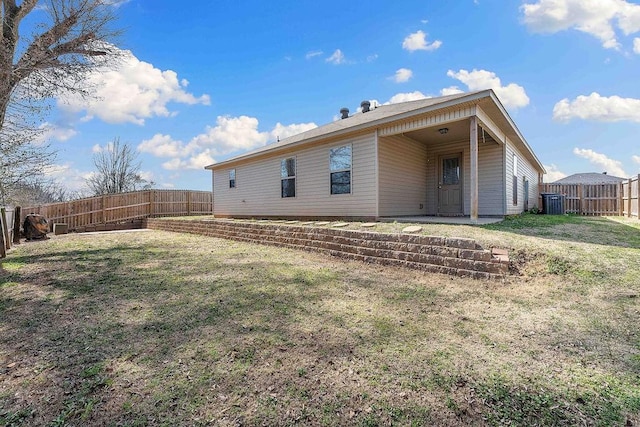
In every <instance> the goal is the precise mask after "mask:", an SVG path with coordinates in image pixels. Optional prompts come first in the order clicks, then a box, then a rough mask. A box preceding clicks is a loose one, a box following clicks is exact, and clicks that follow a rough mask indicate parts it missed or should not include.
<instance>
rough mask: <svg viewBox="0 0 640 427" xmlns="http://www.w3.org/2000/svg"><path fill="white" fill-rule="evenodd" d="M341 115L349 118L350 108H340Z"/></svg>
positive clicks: (343, 117)
mask: <svg viewBox="0 0 640 427" xmlns="http://www.w3.org/2000/svg"><path fill="white" fill-rule="evenodd" d="M340 115H341V116H342V117H341V118H342V119H348V118H349V109H348V108H346V107H344V108H341V109H340Z"/></svg>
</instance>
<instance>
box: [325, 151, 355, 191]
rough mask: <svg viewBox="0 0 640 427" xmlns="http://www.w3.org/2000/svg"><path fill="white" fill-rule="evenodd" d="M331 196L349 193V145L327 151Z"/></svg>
mask: <svg viewBox="0 0 640 427" xmlns="http://www.w3.org/2000/svg"><path fill="white" fill-rule="evenodd" d="M329 169H330V176H331V178H330V179H331V194H350V193H351V145H343V146H342V147H336V148H331V149H330V150H329Z"/></svg>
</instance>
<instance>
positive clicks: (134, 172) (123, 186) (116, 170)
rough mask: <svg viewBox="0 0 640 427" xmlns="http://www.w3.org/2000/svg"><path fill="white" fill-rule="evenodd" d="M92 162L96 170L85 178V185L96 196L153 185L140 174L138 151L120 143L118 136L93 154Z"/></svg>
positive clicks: (146, 187) (141, 188)
mask: <svg viewBox="0 0 640 427" xmlns="http://www.w3.org/2000/svg"><path fill="white" fill-rule="evenodd" d="M93 164H94V165H95V167H96V170H95V172H94V173H93V175H91V177H89V178H88V179H87V185H88V186H89V188H91V190H92V191H93V193H94V194H95V195H96V196H97V195H101V194H112V193H124V192H127V191H136V190H143V189H148V188H151V186H152V185H153V183H152V182H148V181H147V180H145V179H143V178H142V176H140V162H139V161H138V153H136V151H135V150H134V149H133V148H131V146H130V145H128V144H126V143H124V144H120V139H119V138H115V139H114V140H113V142H111V143H110V144H109V145H108V146H107V148H105V149H103V150H101V151H99V152H97V153H96V154H94V156H93Z"/></svg>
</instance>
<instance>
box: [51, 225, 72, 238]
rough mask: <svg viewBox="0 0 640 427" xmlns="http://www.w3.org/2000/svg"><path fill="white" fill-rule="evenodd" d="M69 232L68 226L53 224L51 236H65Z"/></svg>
mask: <svg viewBox="0 0 640 427" xmlns="http://www.w3.org/2000/svg"><path fill="white" fill-rule="evenodd" d="M68 232H69V225H68V224H62V223H60V224H53V234H54V235H56V236H57V235H59V234H67V233H68Z"/></svg>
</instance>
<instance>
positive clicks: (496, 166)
mask: <svg viewBox="0 0 640 427" xmlns="http://www.w3.org/2000/svg"><path fill="white" fill-rule="evenodd" d="M469 144H470V143H469V141H461V142H457V143H452V144H440V145H433V146H429V147H428V148H427V151H428V155H427V211H426V214H427V215H437V214H438V183H439V176H438V174H439V162H440V156H445V155H449V154H456V153H462V174H463V175H462V186H463V188H462V192H463V193H462V194H463V201H462V206H463V214H464V215H469V214H470V205H471V201H470V199H471V192H470V187H469V181H470V175H471V171H470V169H469V168H470V164H471V159H470V154H469V153H470V145H469ZM502 164H503V160H502V147H501V146H500V145H498V144H496V143H486V144H485V143H482V142H479V143H478V215H480V216H500V215H504V209H503V206H504V185H503V166H502Z"/></svg>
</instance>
